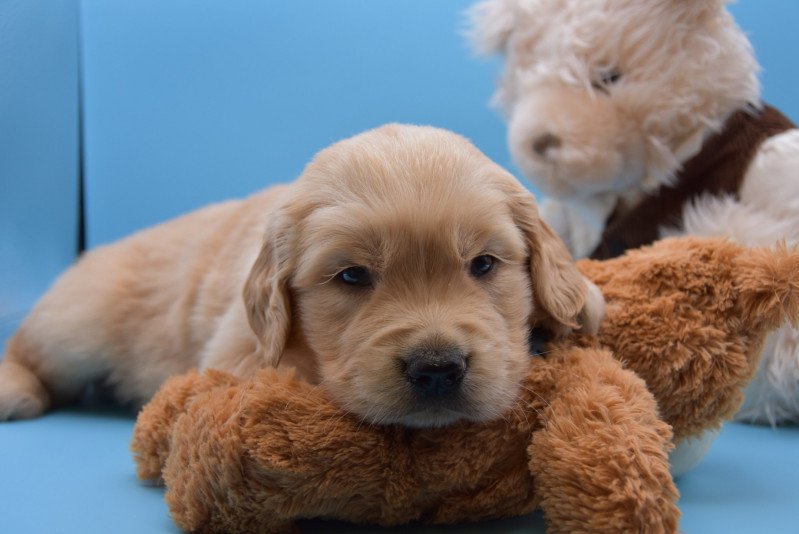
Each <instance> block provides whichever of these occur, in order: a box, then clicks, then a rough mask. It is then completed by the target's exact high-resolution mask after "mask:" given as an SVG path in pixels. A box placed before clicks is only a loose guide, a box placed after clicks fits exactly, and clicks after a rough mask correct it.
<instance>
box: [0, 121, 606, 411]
mask: <svg viewBox="0 0 799 534" xmlns="http://www.w3.org/2000/svg"><path fill="white" fill-rule="evenodd" d="M603 305H604V301H603V299H602V296H601V294H599V292H598V290H597V289H596V287H595V286H593V284H590V283H589V282H587V281H586V280H585V279H584V278H583V277H582V275H580V274H579V273H578V271H577V270H576V268H575V267H574V265H573V263H572V259H571V257H570V255H569V253H568V251H567V250H566V248H565V247H564V246H563V244H562V242H561V241H560V240H559V239H558V238H557V237H556V235H555V234H554V233H553V232H552V231H551V230H550V229H549V227H548V226H547V225H546V224H544V223H543V222H542V221H541V219H540V218H539V217H538V211H537V208H536V205H535V201H534V199H533V197H532V195H531V194H530V193H529V192H528V191H527V190H526V189H524V188H523V187H522V185H521V184H519V182H518V181H516V179H514V178H513V177H512V176H511V175H510V174H509V173H508V172H506V171H504V170H503V169H502V168H500V167H499V166H497V165H496V164H494V163H493V162H491V161H490V160H489V159H488V158H487V157H486V156H485V155H483V154H482V153H481V152H480V151H479V150H477V149H476V148H475V147H474V146H472V145H471V144H470V143H469V142H468V141H467V140H465V139H464V138H462V137H459V136H457V135H455V134H453V133H450V132H447V131H444V130H439V129H434V128H430V127H416V126H402V125H388V126H385V127H382V128H379V129H377V130H372V131H369V132H366V133H364V134H361V135H358V136H355V137H353V138H351V139H347V140H345V141H342V142H339V143H336V144H335V145H333V146H331V147H330V148H328V149H326V150H323V151H321V152H320V153H319V154H318V155H317V156H316V158H315V159H314V160H313V161H312V162H311V163H310V164H309V165H308V166H307V167H306V169H305V171H304V173H303V175H302V176H301V177H300V178H299V179H298V181H297V182H295V183H294V184H291V185H286V186H279V187H275V188H273V189H269V190H267V191H264V192H262V193H259V194H256V195H254V196H252V197H250V198H248V199H246V200H242V201H232V202H226V203H222V204H218V205H214V206H210V207H207V208H204V209H201V210H199V211H197V212H194V213H191V214H189V215H186V216H184V217H181V218H179V219H177V220H174V221H170V222H167V223H164V224H161V225H159V226H156V227H154V228H151V229H148V230H144V231H142V232H140V233H137V234H135V235H133V236H131V237H129V238H127V239H124V240H122V241H120V242H118V243H115V244H112V245H109V246H106V247H101V248H98V249H96V250H94V251H91V252H89V253H87V254H86V255H85V256H84V257H82V258H81V259H80V261H79V262H78V263H77V264H76V265H75V266H74V267H73V268H71V269H70V270H69V271H67V272H66V273H65V274H64V275H63V276H62V277H61V278H60V279H59V280H58V281H57V282H56V284H55V285H54V286H53V288H52V289H51V290H50V291H49V292H48V293H47V294H46V295H45V296H44V297H43V298H42V299H41V301H40V302H39V303H38V304H37V305H36V306H35V308H34V310H33V311H32V312H31V314H30V316H29V317H28V318H27V319H26V320H25V321H24V323H23V324H22V326H21V327H20V329H19V331H18V332H17V333H16V335H15V336H14V337H13V338H12V339H11V340H10V342H9V343H8V346H7V349H6V354H5V357H4V359H3V361H2V363H1V364H0V419H9V418H24V417H34V416H36V415H38V414H40V413H41V412H42V411H43V410H45V409H46V408H47V407H48V406H50V405H51V404H52V403H55V402H63V401H68V400H71V399H73V398H75V397H77V396H78V395H80V394H81V392H82V391H83V390H84V389H85V388H86V387H87V385H89V384H91V383H95V382H105V383H107V384H109V385H111V386H112V387H113V388H114V390H115V391H116V394H117V395H118V397H119V398H120V400H122V401H124V402H131V403H135V404H141V403H143V402H145V401H146V400H147V399H148V398H149V397H150V396H151V395H152V394H153V393H154V392H155V391H156V389H157V388H158V387H159V385H160V384H161V383H162V382H163V381H164V380H165V379H166V378H167V377H168V376H170V375H172V374H175V373H180V372H183V371H186V370H189V369H191V368H194V367H200V368H206V367H216V368H221V369H225V370H228V371H232V372H234V373H236V374H238V375H240V376H244V375H248V374H250V373H252V372H253V371H254V370H255V369H257V368H259V367H264V366H278V365H279V366H281V367H294V368H296V369H297V372H299V373H300V374H301V375H302V376H303V377H305V378H306V379H308V380H310V381H312V382H316V383H319V384H320V385H321V387H324V388H326V390H327V391H328V392H329V394H330V395H331V396H332V397H333V398H334V399H335V400H336V401H337V402H338V403H339V404H340V405H341V406H342V407H343V408H345V409H347V410H349V411H351V412H353V413H355V414H358V415H360V416H362V417H363V418H365V419H366V420H367V421H370V422H377V423H400V424H405V425H410V426H432V425H444V424H448V423H451V422H454V421H456V420H459V419H470V420H488V419H491V418H495V417H498V416H500V415H501V414H502V413H503V412H504V411H505V410H506V409H507V408H508V407H509V406H510V404H511V402H512V400H513V399H514V397H515V396H516V394H517V392H518V389H519V380H520V378H521V377H522V375H523V374H524V373H523V369H524V368H525V362H526V361H527V359H528V357H529V356H528V350H527V336H528V331H529V328H530V326H531V324H534V323H536V324H537V323H543V324H545V325H547V326H548V327H550V328H552V329H554V330H556V331H560V332H564V331H567V330H569V329H572V328H585V329H588V330H595V329H596V328H597V326H598V324H599V321H600V319H601V316H602V312H603Z"/></svg>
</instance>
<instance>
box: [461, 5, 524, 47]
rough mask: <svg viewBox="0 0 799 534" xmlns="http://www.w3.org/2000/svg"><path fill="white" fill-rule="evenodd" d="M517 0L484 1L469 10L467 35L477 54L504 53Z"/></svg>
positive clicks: (511, 29) (511, 27)
mask: <svg viewBox="0 0 799 534" xmlns="http://www.w3.org/2000/svg"><path fill="white" fill-rule="evenodd" d="M516 1H517V0H486V1H484V2H480V3H479V4H476V5H474V6H472V7H471V8H469V10H468V11H467V13H466V15H467V17H468V19H469V29H468V31H467V35H468V37H469V40H471V42H472V45H473V46H474V49H475V51H476V52H477V53H479V54H482V55H492V54H501V53H503V52H504V51H505V46H506V45H507V43H508V39H509V38H510V35H511V33H512V32H513V25H514V20H515V15H516V13H515V3H516Z"/></svg>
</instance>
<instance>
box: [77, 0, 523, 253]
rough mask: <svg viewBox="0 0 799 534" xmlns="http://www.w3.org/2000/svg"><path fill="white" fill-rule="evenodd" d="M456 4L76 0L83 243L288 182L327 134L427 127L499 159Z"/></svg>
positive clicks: (478, 63)
mask: <svg viewBox="0 0 799 534" xmlns="http://www.w3.org/2000/svg"><path fill="white" fill-rule="evenodd" d="M467 5H469V2H468V1H466V0H459V1H448V2H439V1H436V2H430V1H428V0H413V1H410V0H405V1H402V2H369V1H362V0H338V1H335V2H329V1H318V0H291V1H281V2H251V1H246V0H232V1H226V2H217V1H209V0H200V1H197V0H171V1H169V2H163V1H162V0H140V1H137V2H130V1H128V0H86V1H85V2H84V13H83V48H84V72H85V80H84V82H85V95H86V107H85V110H86V115H85V120H86V179H87V224H88V242H89V244H90V245H96V244H98V243H102V242H106V241H108V240H111V239H115V238H118V237H120V236H122V235H125V234H127V233H129V232H131V231H132V230H135V229H137V228H140V227H142V226H146V225H150V224H152V223H155V222H158V221H161V220H164V219H167V218H170V217H172V216H175V215H177V214H179V213H182V212H185V211H187V210H190V209H192V208H195V207H197V206H199V205H202V204H205V203H208V202H210V201H214V200H220V199H224V198H229V197H235V196H242V195H247V194H249V193H251V192H253V191H256V190H258V189H261V188H263V187H264V186H267V185H269V184H271V183H275V182H286V181H291V180H293V179H294V178H295V177H296V176H298V175H299V173H300V172H301V170H302V168H303V166H304V165H305V163H307V162H308V161H309V160H310V158H311V157H312V156H313V155H314V153H316V152H317V151H318V150H319V149H321V148H323V147H325V146H327V145H328V144H330V143H332V142H334V141H336V140H339V139H342V138H344V137H348V136H350V135H352V134H355V133H358V132H360V131H362V130H365V129H367V128H372V127H375V126H378V125H380V124H383V123H386V122H391V121H400V122H411V123H425V124H434V125H437V126H443V127H447V128H450V129H453V130H456V131H458V132H460V133H462V134H464V135H466V136H468V137H470V138H471V139H473V140H474V141H475V143H476V144H477V145H479V146H480V148H482V149H483V150H484V151H485V152H487V153H488V154H489V155H490V156H491V157H493V158H494V159H496V160H497V161H498V162H500V163H502V164H506V165H507V164H509V163H510V158H509V156H508V154H507V150H506V148H505V132H504V125H503V123H502V120H501V118H500V116H499V114H498V113H497V112H495V111H494V110H492V109H490V108H489V107H488V100H489V98H490V95H491V93H492V92H493V84H494V79H495V77H496V74H497V71H498V64H497V63H496V62H494V63H492V62H486V61H483V60H477V59H475V58H473V57H472V55H471V53H470V52H469V50H468V46H467V44H466V41H465V39H464V38H463V37H462V36H461V35H460V34H459V30H460V28H461V27H462V26H463V22H464V19H463V16H462V13H461V12H462V10H463V9H464V8H465V7H466V6H467Z"/></svg>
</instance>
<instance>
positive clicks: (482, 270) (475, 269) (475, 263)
mask: <svg viewBox="0 0 799 534" xmlns="http://www.w3.org/2000/svg"><path fill="white" fill-rule="evenodd" d="M496 261H497V259H496V258H495V257H494V256H489V255H488V254H484V255H482V256H477V257H476V258H474V259H473V260H472V263H471V264H470V265H469V272H470V273H471V274H472V276H474V277H475V278H479V277H481V276H485V275H486V274H488V273H489V272H491V270H492V269H493V268H494V265H495V264H496Z"/></svg>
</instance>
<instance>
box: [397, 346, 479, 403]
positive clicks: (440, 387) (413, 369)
mask: <svg viewBox="0 0 799 534" xmlns="http://www.w3.org/2000/svg"><path fill="white" fill-rule="evenodd" d="M465 375H466V355H465V354H464V353H463V352H462V351H461V350H460V349H456V348H444V349H432V350H431V349H429V348H421V349H417V350H414V351H413V352H412V353H411V355H410V357H409V358H408V360H407V361H406V365H405V376H406V377H407V379H408V382H410V384H411V386H413V389H414V391H415V392H416V393H418V394H420V395H422V396H424V397H430V398H443V397H449V396H450V395H452V394H454V393H455V392H456V391H457V390H458V389H460V386H461V383H462V382H463V378H464V376H465Z"/></svg>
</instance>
